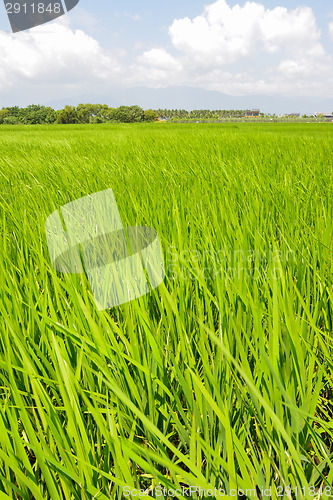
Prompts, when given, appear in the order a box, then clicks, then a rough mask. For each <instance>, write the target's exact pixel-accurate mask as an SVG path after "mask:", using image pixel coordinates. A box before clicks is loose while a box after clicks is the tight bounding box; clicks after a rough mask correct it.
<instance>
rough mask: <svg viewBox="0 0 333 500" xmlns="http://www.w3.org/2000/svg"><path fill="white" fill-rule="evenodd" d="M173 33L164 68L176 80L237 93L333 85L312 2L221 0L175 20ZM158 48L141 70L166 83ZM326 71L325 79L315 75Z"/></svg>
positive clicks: (143, 60) (148, 55) (332, 72)
mask: <svg viewBox="0 0 333 500" xmlns="http://www.w3.org/2000/svg"><path fill="white" fill-rule="evenodd" d="M331 25H332V26H333V23H331ZM332 26H330V29H331V33H332V30H333V28H332ZM169 35H170V39H171V42H172V45H173V49H174V50H173V52H174V55H173V56H171V55H169V57H167V54H166V53H165V51H164V53H163V60H164V62H165V65H164V74H165V73H166V74H167V75H169V78H171V80H172V82H173V83H174V81H175V78H176V77H177V78H178V80H179V84H184V83H186V84H187V85H193V86H202V87H203V88H206V89H214V90H220V91H223V92H226V93H230V94H238V95H240V94H246V93H249V92H251V93H281V92H282V93H283V92H285V93H289V94H290V93H294V94H298V93H299V92H300V91H301V92H303V93H307V92H312V91H313V89H314V88H315V89H317V90H318V88H320V89H321V90H323V88H324V87H325V85H326V92H328V89H330V91H331V90H332V81H333V70H332V69H331V68H333V64H332V63H333V60H332V58H331V57H330V56H328V55H327V54H326V53H325V50H324V48H323V46H322V44H321V42H320V38H321V32H320V30H319V29H318V26H317V23H316V18H315V15H314V13H313V11H312V9H311V8H310V7H299V8H296V9H288V8H286V7H275V8H273V9H267V8H265V7H264V5H262V4H260V3H257V2H246V3H245V4H244V5H243V6H240V5H239V4H236V5H235V6H233V7H231V6H230V5H229V4H228V3H227V1H226V0H217V1H216V2H214V3H212V4H210V5H207V6H206V7H205V9H204V11H203V13H202V14H201V15H199V16H197V17H195V18H193V19H190V18H188V17H185V18H182V19H176V20H174V22H173V23H172V25H171V26H170V28H169ZM154 51H155V49H153V50H151V51H147V52H146V53H145V54H144V58H141V59H139V60H138V63H139V69H138V73H139V74H145V75H146V78H147V81H150V82H151V84H155V85H157V84H159V85H165V86H167V85H168V82H167V79H165V80H164V83H163V74H162V73H159V74H158V73H156V71H155V70H156V68H157V65H154V64H153V60H154V59H155V58H154V54H156V52H154ZM251 62H252V63H253V66H254V67H256V69H255V71H254V70H253V68H252V69H251ZM235 67H237V70H235ZM240 68H241V69H240ZM175 70H176V71H175ZM324 75H325V77H326V81H325V82H317V81H316V79H318V78H319V79H320V78H322V77H323V76H324ZM158 76H160V79H158ZM304 78H305V80H303V81H301V79H304Z"/></svg>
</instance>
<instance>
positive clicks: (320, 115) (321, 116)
mask: <svg viewBox="0 0 333 500" xmlns="http://www.w3.org/2000/svg"><path fill="white" fill-rule="evenodd" d="M313 116H315V117H316V118H330V119H332V118H333V113H315V114H314V115H313Z"/></svg>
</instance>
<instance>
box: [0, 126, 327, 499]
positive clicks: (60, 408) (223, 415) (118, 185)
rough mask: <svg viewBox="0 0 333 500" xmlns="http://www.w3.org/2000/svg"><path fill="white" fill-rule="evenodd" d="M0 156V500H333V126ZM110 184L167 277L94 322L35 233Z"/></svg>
mask: <svg viewBox="0 0 333 500" xmlns="http://www.w3.org/2000/svg"><path fill="white" fill-rule="evenodd" d="M0 148H1V157H0V183H1V189H0V207H1V222H0V224H1V236H2V238H1V247H2V249H1V260H0V320H1V335H0V395H1V396H0V398H1V410H0V492H1V493H0V499H1V500H2V499H6V498H15V499H26V500H28V499H37V500H45V499H51V500H58V499H59V500H62V499H68V500H69V499H78V500H79V499H93V498H94V499H95V498H96V499H106V498H111V499H120V498H126V497H127V498H137V497H136V496H135V493H137V491H135V492H133V494H132V493H131V494H130V495H129V492H130V491H131V490H134V489H137V490H139V489H142V490H145V489H147V488H150V489H151V490H152V491H151V494H152V495H153V496H154V495H155V496H156V497H158V495H159V491H160V490H158V489H157V490H156V489H155V493H154V494H153V491H154V488H156V487H157V486H158V485H160V486H162V487H165V488H166V489H169V490H173V489H174V490H176V489H179V488H182V487H184V488H185V489H184V495H181V496H178V498H188V496H186V492H187V491H188V490H186V488H189V487H190V486H191V487H192V488H193V489H192V490H191V498H194V499H199V498H200V499H201V498H205V494H204V493H203V491H197V492H195V490H194V488H195V487H196V488H198V489H199V488H201V489H202V490H212V489H214V488H217V489H220V490H221V491H220V492H218V496H217V497H218V498H220V497H221V498H222V496H223V491H224V492H225V495H224V498H238V497H239V498H241V493H242V492H245V493H244V496H243V498H254V497H255V496H256V497H258V498H269V497H271V498H274V499H276V498H281V497H283V495H285V497H289V498H304V497H305V498H312V499H313V498H318V497H319V496H320V488H322V490H321V493H322V495H321V498H323V499H326V498H329V497H330V496H333V487H332V483H333V464H332V459H333V425H332V414H333V402H332V397H333V338H332V331H333V325H332V323H333V315H332V298H333V286H332V277H333V273H332V271H333V264H332V250H333V245H332V242H333V238H332V236H333V234H332V233H333V223H332V221H333V203H332V201H333V124H304V125H299V124H290V125H285V124H258V125H253V124H239V125H231V124H230V125H209V124H207V125H204V124H193V125H171V124H162V123H161V124H153V125H144V124H142V125H141V124H138V125H97V126H75V125H73V126H49V127H39V126H34V127H28V126H26V127H9V126H6V127H0ZM107 188H112V189H113V191H114V194H115V197H116V200H117V203H118V207H119V210H120V213H121V216H122V220H123V222H124V225H126V226H133V225H142V226H144V225H146V226H150V227H153V228H155V229H156V230H157V231H158V234H159V236H160V241H161V244H162V247H163V252H164V258H165V268H166V279H165V281H164V283H163V284H162V285H161V286H160V287H159V288H158V289H156V290H154V291H153V292H152V293H151V294H149V295H147V296H144V297H141V298H140V299H137V300H136V301H133V302H131V303H129V304H125V305H122V306H120V307H118V308H114V309H111V310H106V311H102V312H100V311H98V310H97V309H96V306H95V303H94V300H93V297H92V294H91V291H90V287H89V283H88V280H87V278H86V276H85V275H76V276H75V275H70V274H67V275H66V274H61V273H57V272H56V271H55V270H54V269H53V268H52V265H51V262H50V259H49V255H48V249H47V244H46V236H45V220H46V218H47V217H48V215H50V214H51V212H53V211H54V210H57V209H59V208H60V207H61V206H62V205H64V204H66V203H68V202H70V201H72V200H75V199H77V198H80V197H82V196H85V195H87V194H90V193H94V192H97V191H100V190H103V189H107ZM288 488H292V490H290V489H288ZM325 488H326V490H325ZM318 489H319V493H318V491H317V490H318ZM222 490H223V491H222ZM238 490H241V491H240V493H239V495H238V494H237V491H238ZM246 490H248V492H247V493H246ZM250 490H251V491H250ZM253 490H254V491H253ZM265 490H266V495H265ZM234 492H236V493H234ZM210 493H211V492H209V491H208V492H207V491H206V496H209V495H210ZM172 495H173V491H169V494H168V493H167V492H165V495H164V498H172ZM160 497H161V496H160Z"/></svg>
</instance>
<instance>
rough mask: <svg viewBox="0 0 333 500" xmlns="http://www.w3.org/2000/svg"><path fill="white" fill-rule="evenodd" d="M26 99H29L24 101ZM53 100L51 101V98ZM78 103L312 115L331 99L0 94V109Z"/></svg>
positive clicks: (132, 91)
mask: <svg viewBox="0 0 333 500" xmlns="http://www.w3.org/2000/svg"><path fill="white" fill-rule="evenodd" d="M27 96H29V97H27ZM53 96H54V97H53ZM80 102H83V103H88V102H90V103H92V104H97V103H98V104H99V103H101V104H107V105H108V106H110V107H118V106H121V105H127V106H130V105H132V104H137V105H139V106H141V107H142V108H144V109H149V108H153V109H159V108H161V109H165V108H167V109H186V110H188V111H190V110H192V109H256V108H259V109H260V111H262V112H264V113H271V114H273V113H275V114H284V113H301V114H304V113H306V114H313V113H315V112H324V113H331V112H332V111H333V98H332V99H325V98H320V97H311V96H310V97H298V96H295V97H283V96H267V95H248V96H230V95H227V94H223V93H222V92H217V91H215V90H202V89H198V88H193V87H168V88H161V89H151V88H146V87H133V88H120V87H113V88H112V87H110V90H109V91H108V92H107V93H106V92H105V88H104V89H98V88H96V89H94V90H93V91H92V92H89V93H82V94H77V93H75V92H74V91H71V92H69V93H68V95H64V89H61V90H60V89H59V87H58V86H56V85H55V86H54V87H53V88H52V89H50V88H47V89H46V88H45V89H43V88H38V89H34V88H33V85H30V86H27V87H26V88H24V89H22V92H21V93H20V94H19V95H18V93H17V91H16V90H15V91H14V90H13V91H8V92H2V95H1V102H0V108H1V107H5V106H13V105H15V104H16V105H18V106H21V107H24V106H27V105H28V104H44V105H46V106H52V107H53V108H55V109H61V108H63V107H64V106H65V105H66V104H69V105H72V106H76V105H77V104H79V103H80Z"/></svg>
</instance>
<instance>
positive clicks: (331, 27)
mask: <svg viewBox="0 0 333 500" xmlns="http://www.w3.org/2000/svg"><path fill="white" fill-rule="evenodd" d="M328 29H329V33H330V38H331V40H332V42H333V23H329V25H328Z"/></svg>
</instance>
